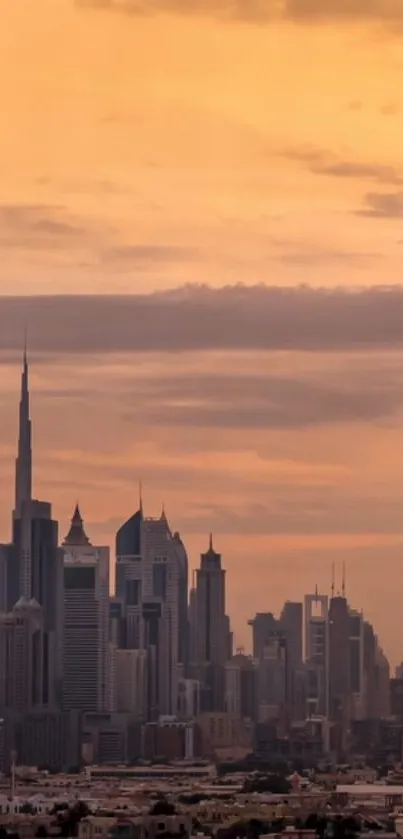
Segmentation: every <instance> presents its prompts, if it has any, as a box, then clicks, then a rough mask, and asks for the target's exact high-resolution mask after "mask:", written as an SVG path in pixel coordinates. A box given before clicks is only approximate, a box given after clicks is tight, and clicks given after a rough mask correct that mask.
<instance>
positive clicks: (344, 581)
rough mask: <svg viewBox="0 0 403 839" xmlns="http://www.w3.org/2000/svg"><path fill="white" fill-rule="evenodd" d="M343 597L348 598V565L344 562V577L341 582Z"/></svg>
mask: <svg viewBox="0 0 403 839" xmlns="http://www.w3.org/2000/svg"><path fill="white" fill-rule="evenodd" d="M341 596H342V597H345V596H346V563H345V562H343V576H342V580H341Z"/></svg>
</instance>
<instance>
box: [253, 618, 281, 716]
mask: <svg viewBox="0 0 403 839" xmlns="http://www.w3.org/2000/svg"><path fill="white" fill-rule="evenodd" d="M258 668H259V669H258V719H259V722H266V721H267V720H276V721H278V722H282V723H283V724H284V726H285V724H286V721H287V641H286V639H285V638H284V636H283V635H281V633H280V632H274V633H273V634H272V636H271V637H270V638H268V640H267V642H266V644H265V646H264V647H263V650H262V652H261V656H260V659H259V662H258Z"/></svg>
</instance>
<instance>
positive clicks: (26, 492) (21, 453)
mask: <svg viewBox="0 0 403 839" xmlns="http://www.w3.org/2000/svg"><path fill="white" fill-rule="evenodd" d="M30 404H31V392H30V365H29V360H28V348H27V343H26V338H25V343H24V348H23V352H22V369H21V382H20V401H19V414H18V417H19V419H18V434H17V440H18V444H17V458H16V460H15V505H14V513H13V516H14V517H16V518H21V520H22V521H24V520H25V517H26V515H27V511H28V519H27V521H30V519H31V516H32V515H33V516H34V517H35V515H36V513H35V512H33V513H32V512H31V510H32V511H35V510H37V511H38V513H39V510H41V512H40V513H39V516H40V517H42V516H43V515H44V509H43V508H44V507H46V506H47V507H49V510H48V512H46V513H45V519H46V518H50V517H51V507H50V504H48V503H47V502H41V501H37V500H35V486H34V483H33V473H34V475H35V470H33V462H34V457H33V448H32V419H31V411H30ZM137 502H138V503H137V505H135V509H133V510H132V512H131V514H130V516H129V519H128V520H127V521H125V522H120V523H119V530H117V532H116V540H117V541H116V552H114V551H113V549H112V550H111V546H108V547H107V548H95V549H94V548H92V547H91V546H92V544H93V543H92V542H91V540H90V539H89V538H88V537H87V534H86V532H85V530H84V523H83V519H82V517H81V512H80V508H79V502H78V501H76V504H75V508H74V511H73V517H72V518H71V519H70V528H69V530H68V532H67V535H66V536H65V538H64V539H63V541H62V546H63V550H64V551H66V552H67V554H68V551H69V547H68V546H69V545H73V546H75V545H77V546H80V545H81V546H84V550H85V549H87V547H88V546H89V547H88V550H89V554H90V556H91V557H92V559H91V561H94V557H93V556H92V555H93V551H94V550H95V556H96V563H97V562H98V561H100V560H99V557H98V552H99V551H101V552H102V551H105V550H106V551H107V557H108V559H107V567H108V572H107V574H108V580H109V581H110V582H109V584H108V585H109V587H110V594H111V596H113V595H114V594H115V593H117V594H119V589H118V588H117V589H116V592H115V584H114V582H113V581H114V579H115V577H116V586H118V579H119V578H118V576H117V574H118V570H117V569H118V560H119V558H120V557H119V548H118V541H119V534H120V533H121V532H122V533H124V531H125V528H126V526H127V525H128V524H130V522H131V521H132V517H133V516H134V517H136V516H140V519H141V521H142V522H143V528H144V533H143V537H142V538H143V539H144V546H143V549H144V551H145V559H146V558H147V550H151V553H150V556H152V555H153V554H154V553H155V551H156V550H157V552H158V551H159V553H161V551H163V550H164V544H165V540H166V534H167V533H170V534H171V535H173V538H174V542H175V540H176V539H177V540H178V544H179V545H180V546H181V548H180V549H179V550H180V551H181V550H184V558H185V564H186V569H187V563H188V558H187V554H186V550H185V549H184V547H183V543H182V541H181V537H180V535H179V533H178V531H177V530H176V529H175V528H174V529H171V526H170V523H169V521H168V519H167V517H166V507H165V503H164V502H163V503H162V507H161V512H160V520H158V517H157V518H155V517H154V518H152V517H148V516H147V515H144V498H143V482H142V480H140V481H139V484H138V499H137ZM38 513H37V514H38ZM148 522H150V526H151V531H150V533H152V534H153V535H152V537H151V542H150V547H149V549H148V548H147V539H148V538H149V537H148V536H147V530H148V524H147V523H148ZM156 526H157V527H158V528H159V527H160V526H162V531H161V534H160V535H159V537H158V538H157V541H156V533H155V527H156ZM31 528H32V524H29V534H30V535H29V537H28V535H27V534H26V539H27V540H28V541H27V544H26V545H25V547H24V541H22V542H21V546H22V547H20V548H18V551H17V553H18V552H21V553H20V559H19V566H18V567H19V568H20V570H19V580H18V588H19V590H20V591H22V594H23V598H25V602H27V603H28V601H29V599H30V597H31V595H32V590H31V576H32V570H31V561H32V557H31V547H30V544H31V538H32V536H31ZM15 532H17V533H18V532H19V531H18V529H17V531H14V525H13V533H15ZM24 532H25V530H24V527H22V530H21V533H22V534H23V533H24ZM114 535H115V534H114ZM13 538H15V536H14V537H13ZM17 538H18V539H19V538H21V537H20V536H19V537H17ZM23 538H24V537H23ZM137 538H139V537H137ZM123 539H124V537H123ZM131 539H132V536H131V537H130V540H131ZM208 539H209V546H208V550H207V552H205V553H203V552H200V554H199V557H200V560H201V569H202V570H199V569H198V567H197V562H198V559H197V560H195V561H194V564H192V562H191V565H190V569H189V570H190V575H191V580H192V582H190V585H189V578H188V570H186V576H185V578H186V596H185V603H186V608H185V612H184V614H185V615H186V614H187V610H188V606H187V598H188V594H190V595H191V592H192V591H193V592H195V591H196V590H198V588H199V580H200V579H202V577H200V575H201V574H203V568H204V567H207V569H209V568H210V571H211V570H212V569H215V571H218V574H219V579H220V580H222V582H220V583H219V587H218V590H217V592H216V595H215V596H216V597H217V598H218V599H217V603H216V604H215V605H214V613H215V614H219V613H220V609H219V608H218V606H217V604H221V606H220V608H222V609H223V610H224V611H225V589H226V584H225V575H226V571H225V570H223V569H222V567H221V554H219V553H216V552H215V548H214V547H213V533H212V532H210V534H209V537H208ZM75 540H77V541H75ZM158 540H159V542H160V544H159V547H157V545H158ZM161 540H162V541H161ZM132 549H133V548H131V550H132ZM177 549H178V546H176V547H175V548H174V552H175V553H176V551H177ZM73 550H74V548H73ZM79 550H82V548H79ZM138 550H140V545H139V546H138ZM165 550H166V548H165ZM199 557H198V558H199ZM121 558H122V559H123V560H124V557H121ZM129 559H130V560H131V557H129ZM210 559H212V565H211V563H210ZM111 560H112V561H111ZM66 561H67V559H66V558H65V563H66ZM73 561H74V560H73ZM80 561H81V560H80ZM104 561H105V557H104ZM217 561H218V566H217V564H216V563H217ZM206 562H207V566H205V565H204V563H206ZM20 563H21V564H20ZM27 563H28V564H27ZM128 567H129V568H130V562H129V566H128ZM8 573H10V572H8ZM176 573H177V572H175V574H176ZM130 574H131V572H129V576H130ZM142 574H143V572H142ZM137 575H138V571H136V572H135V576H137ZM13 577H14V575H13ZM34 578H35V574H34V577H33V578H32V579H34ZM10 579H11V578H10ZM140 579H141V577H140ZM196 581H197V582H196ZM149 584H150V583H149ZM195 584H196V589H195V588H194V587H195ZM13 585H14V586H15V581H14V583H13ZM165 585H166V583H165ZM124 588H125V583H124V585H123V590H124ZM310 591H311V594H307V592H306V591H305V592H304V593H302V592H301V593H300V594H299V595H298V600H300V601H302V600H303V599H304V598H305V600H306V599H307V597H308V598H309V597H310V598H311V599H312V600H313V602H316V598H318V601H320V600H321V599H323V597H325V598H326V600H327V599H328V597H330V602H332V598H334V597H336V599H337V598H338V597H342V598H343V599H344V598H346V602H347V603H348V604H349V608H350V609H351V602H349V599H348V592H347V580H346V562H345V561H344V560H343V561H342V562H341V563H340V567H339V566H338V565H337V564H336V563H335V562H332V565H331V580H330V589H327V588H326V587H325V588H324V589H323V590H321V591H319V590H318V584H317V583H316V584H315V587H314V588H313V587H311V589H310ZM150 595H152V589H151V591H150V592H149V596H150ZM125 597H126V595H123V599H125ZM292 600H293V598H291V597H289V596H288V595H287V596H286V598H285V604H287V603H291V604H292ZM41 602H42V599H41ZM217 608H218V612H217ZM189 609H191V606H189ZM177 610H178V603H176V605H175V609H174V612H175V613H177ZM224 611H223V613H222V620H223V621H224V624H223V625H221V624H220V623H218V624H217V626H215V624H211V626H210V629H209V623H210V621H211V618H207V616H205V618H204V621H205V622H204V624H203V625H204V629H203V631H202V635H203V632H204V633H205V632H210V630H211V631H213V634H214V632H215V633H216V636H215V638H216V640H215V642H214V644H215V645H218V647H217V649H218V648H219V649H221V658H222V663H224V662H225V660H226V659H225V657H226V652H225V651H226V650H227V648H228V644H229V641H228V640H227V636H228V637H230V636H231V646H232V645H233V643H234V641H235V645H234V649H237V648H239V649H242V650H243V649H244V648H245V646H244V642H243V641H242V639H241V640H240V641H238V642H237V639H236V638H233V627H232V624H231V623H230V621H231V614H230V615H229V616H228V617H227V615H225V614H224ZM259 612H260V613H263V614H265V613H267V612H270V613H276V608H275V606H274V605H273V604H272V603H268V604H267V603H266V604H265V608H264V609H263V608H262V609H261V610H257V614H259ZM135 613H136V614H137V612H136V610H135ZM357 614H361V615H363V610H362V608H360V610H359V612H357ZM184 619H185V621H187V617H185V618H184ZM200 619H201V618H200V616H199V620H200ZM136 620H138V618H136ZM206 621H207V623H206ZM225 622H228V625H227V624H226V623H225ZM248 624H249V625H251V620H250V619H249V620H248ZM200 631H201V630H200V629H199V630H198V632H199V633H200ZM200 637H201V636H200ZM251 641H252V639H248V641H247V642H246V647H247V649H248V651H249V650H250V649H251V648H252V647H253V643H254V642H253V643H251ZM176 643H180V642H178V641H177V642H176ZM206 643H207V646H208V647H209V645H210V642H209V641H206V640H204V641H203V640H200V638H199V641H198V642H197V644H198V645H201V648H203V645H204V644H206ZM136 644H138V639H137V641H136ZM186 648H187V642H185V646H184V647H183V651H184V650H185V649H186ZM218 657H220V654H218ZM229 657H230V656H229ZM202 658H204V656H202ZM207 658H210V654H209V655H208V656H207ZM396 663H400V662H398V661H397V662H396Z"/></svg>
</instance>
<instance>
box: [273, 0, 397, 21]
mask: <svg viewBox="0 0 403 839" xmlns="http://www.w3.org/2000/svg"><path fill="white" fill-rule="evenodd" d="M284 11H285V14H286V15H288V16H289V17H292V18H297V19H306V18H308V19H309V18H316V19H317V18H321V19H324V20H326V19H327V18H352V19H354V18H379V19H380V20H384V21H394V20H402V18H403V8H402V4H401V2H400V0H285V3H284Z"/></svg>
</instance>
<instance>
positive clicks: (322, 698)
mask: <svg viewBox="0 0 403 839" xmlns="http://www.w3.org/2000/svg"><path fill="white" fill-rule="evenodd" d="M304 606H305V608H304V612H305V663H306V701H307V715H308V716H323V717H328V713H329V599H328V596H327V595H326V594H319V593H318V591H317V590H316V591H315V593H314V594H306V595H305V603H304Z"/></svg>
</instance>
